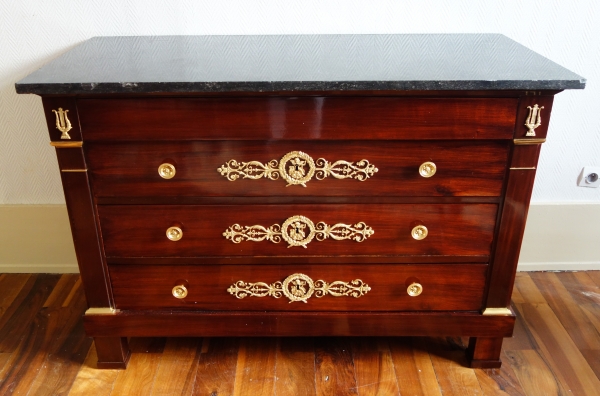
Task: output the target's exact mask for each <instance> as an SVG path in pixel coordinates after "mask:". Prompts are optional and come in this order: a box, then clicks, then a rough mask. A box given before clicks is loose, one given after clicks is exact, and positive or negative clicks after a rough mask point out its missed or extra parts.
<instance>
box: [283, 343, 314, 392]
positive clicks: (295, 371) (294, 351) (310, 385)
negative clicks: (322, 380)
mask: <svg viewBox="0 0 600 396" xmlns="http://www.w3.org/2000/svg"><path fill="white" fill-rule="evenodd" d="M275 362H276V363H275V378H276V381H275V394H276V395H277V396H297V395H306V396H312V395H316V384H315V347H314V342H313V339H312V338H299V337H293V338H287V337H285V338H280V339H279V340H278V343H277V355H276V357H275Z"/></svg>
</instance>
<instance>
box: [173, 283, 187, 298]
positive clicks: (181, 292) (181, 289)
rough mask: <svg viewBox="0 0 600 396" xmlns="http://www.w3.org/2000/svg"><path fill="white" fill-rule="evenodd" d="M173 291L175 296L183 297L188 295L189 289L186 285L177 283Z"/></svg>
mask: <svg viewBox="0 0 600 396" xmlns="http://www.w3.org/2000/svg"><path fill="white" fill-rule="evenodd" d="M171 293H173V297H175V298H179V299H182V298H186V297H187V295H188V290H187V287H185V286H184V285H177V286H175V287H174V288H173V290H172V291H171Z"/></svg>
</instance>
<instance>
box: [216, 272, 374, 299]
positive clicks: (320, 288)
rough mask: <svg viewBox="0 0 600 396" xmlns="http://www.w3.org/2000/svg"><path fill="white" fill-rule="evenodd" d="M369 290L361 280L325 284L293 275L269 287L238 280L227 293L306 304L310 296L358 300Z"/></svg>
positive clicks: (306, 276)
mask: <svg viewBox="0 0 600 396" xmlns="http://www.w3.org/2000/svg"><path fill="white" fill-rule="evenodd" d="M370 290H371V288H370V287H369V285H367V284H365V283H364V282H363V281H362V280H361V279H354V280H353V281H350V282H343V281H335V282H331V283H327V282H325V281H324V280H317V281H313V280H312V279H311V278H310V277H309V276H308V275H305V274H293V275H290V276H288V277H287V278H285V279H284V280H283V282H280V281H278V282H275V283H271V284H270V285H269V284H267V283H264V282H256V283H249V282H244V281H242V280H239V281H237V282H235V283H234V284H233V285H231V286H229V288H228V289H227V291H228V292H229V294H231V295H233V296H235V297H236V298H239V299H242V298H246V297H266V296H271V297H274V298H281V296H286V297H287V298H288V299H289V300H290V303H292V302H294V301H302V302H303V303H306V300H308V299H309V298H310V297H312V295H313V294H314V295H315V297H317V298H321V297H324V296H326V295H327V294H330V295H332V296H334V297H342V296H348V297H354V298H359V297H361V296H364V295H365V294H367V293H368V292H369V291H370Z"/></svg>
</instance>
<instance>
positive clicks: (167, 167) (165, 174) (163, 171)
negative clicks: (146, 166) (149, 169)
mask: <svg viewBox="0 0 600 396" xmlns="http://www.w3.org/2000/svg"><path fill="white" fill-rule="evenodd" d="M158 175H159V176H160V177H162V178H163V179H172V178H173V177H175V166H174V165H171V164H167V163H165V164H160V166H159V167H158Z"/></svg>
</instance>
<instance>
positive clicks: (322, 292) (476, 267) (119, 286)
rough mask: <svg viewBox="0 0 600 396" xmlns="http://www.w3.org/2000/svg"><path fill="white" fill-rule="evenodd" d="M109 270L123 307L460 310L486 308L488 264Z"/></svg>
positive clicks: (117, 300) (118, 304)
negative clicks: (483, 302)
mask: <svg viewBox="0 0 600 396" xmlns="http://www.w3.org/2000/svg"><path fill="white" fill-rule="evenodd" d="M109 271H110V279H111V282H112V287H113V295H114V299H115V304H116V308H118V309H156V308H173V309H194V310H225V311H240V310H243V311H246V310H252V311H264V310H269V311H444V310H452V311H454V310H479V309H481V306H482V298H483V291H484V286H485V278H486V271H487V265H485V264H455V265H370V266H364V265H357V264H345V265H298V266H292V267H290V266H286V265H275V266H273V265H251V266H247V265H244V266H238V265H230V266H215V265H202V266H152V265H143V266H140V265H112V266H110V267H109ZM239 281H242V282H241V283H240V282H239ZM353 281H354V282H353ZM259 282H262V284H257V283H259ZM278 282H279V283H278ZM250 283H254V284H255V285H254V286H253V285H251V284H250ZM178 286H183V287H184V288H185V289H183V288H181V287H178ZM419 286H420V288H419ZM409 287H411V289H410V292H411V294H413V295H412V296H411V295H409V290H408V288H409ZM174 288H176V289H175V290H174ZM269 288H270V289H271V295H269ZM419 292H420V294H418V293H419ZM186 293H187V294H186ZM174 294H177V295H178V296H179V297H180V298H177V297H175V296H174ZM336 294H337V296H336ZM275 295H276V296H277V297H278V298H275V297H274V296H275ZM238 297H241V298H238Z"/></svg>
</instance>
